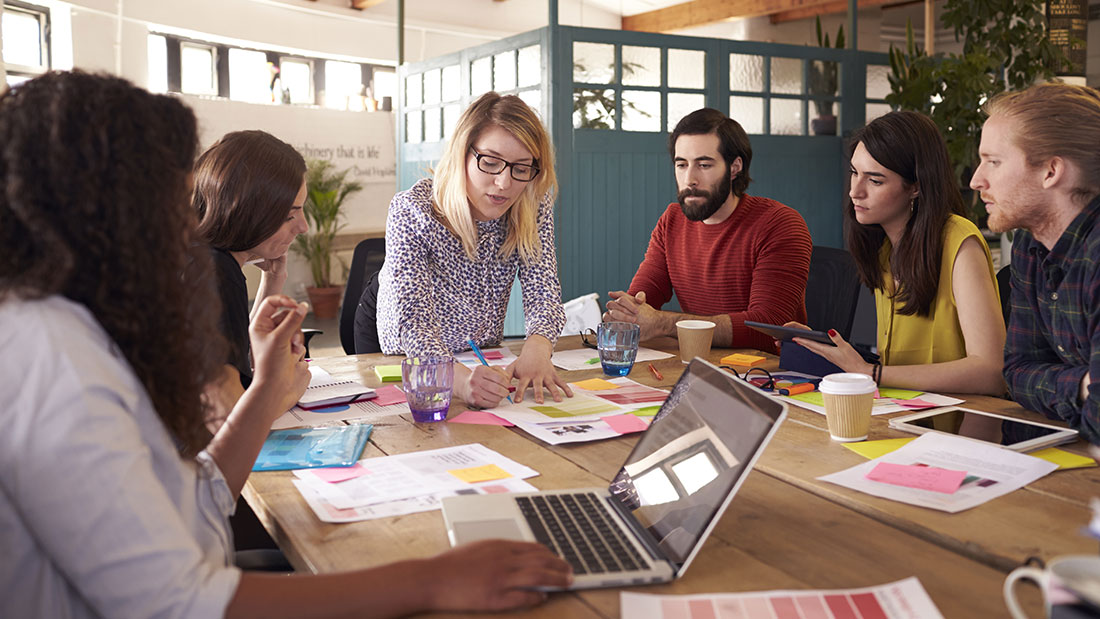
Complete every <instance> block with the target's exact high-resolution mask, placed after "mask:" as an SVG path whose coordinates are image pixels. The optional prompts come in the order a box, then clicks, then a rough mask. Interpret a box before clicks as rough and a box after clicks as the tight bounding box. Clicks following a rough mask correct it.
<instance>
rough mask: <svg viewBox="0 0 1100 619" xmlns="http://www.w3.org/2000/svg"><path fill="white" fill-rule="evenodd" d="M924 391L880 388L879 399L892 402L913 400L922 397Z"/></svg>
mask: <svg viewBox="0 0 1100 619" xmlns="http://www.w3.org/2000/svg"><path fill="white" fill-rule="evenodd" d="M923 393H924V392H923V391H910V390H909V389H894V388H892V387H879V388H878V397H880V398H890V399H891V400H912V399H913V398H916V397H920V396H921V395H922V394H923Z"/></svg>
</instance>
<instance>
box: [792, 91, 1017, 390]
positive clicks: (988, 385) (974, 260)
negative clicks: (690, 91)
mask: <svg viewBox="0 0 1100 619" xmlns="http://www.w3.org/2000/svg"><path fill="white" fill-rule="evenodd" d="M849 155H850V158H851V189H850V191H849V198H850V200H849V202H848V204H847V205H846V207H845V209H844V228H845V235H846V237H847V239H848V250H849V251H850V252H851V254H852V257H853V258H854V259H855V262H856V266H857V267H858V269H859V275H860V279H861V280H862V281H863V283H864V285H866V286H867V287H869V288H871V289H872V290H873V291H874V292H875V308H876V311H877V314H878V351H879V355H880V357H881V359H882V363H881V364H870V363H867V362H866V361H864V360H863V358H862V357H861V356H860V355H859V353H858V352H856V350H855V349H853V348H852V347H851V346H850V345H849V344H848V343H847V342H845V341H844V339H843V338H842V337H840V336H839V335H837V334H836V332H835V331H832V330H830V331H829V335H830V337H831V338H832V340H833V342H834V343H836V346H835V347H833V346H828V345H824V344H818V343H815V342H811V341H809V340H804V339H801V338H797V339H796V340H795V341H797V342H798V343H800V344H802V345H803V346H805V347H806V348H809V349H810V350H812V351H814V352H816V353H817V354H819V355H821V356H823V357H825V358H827V359H828V360H830V361H832V362H833V363H835V364H836V365H837V366H839V367H840V368H841V369H843V370H844V371H847V372H861V373H864V374H868V375H870V376H872V377H874V378H875V380H876V381H877V382H879V383H880V384H882V385H888V386H891V387H905V388H912V389H921V390H928V391H949V392H957V393H987V394H991V395H1002V394H1004V392H1005V385H1004V379H1003V378H1002V376H1001V369H1002V367H1003V364H1004V352H1003V351H1004V342H1005V326H1004V320H1003V318H1002V314H1001V306H1000V300H999V297H998V293H997V283H996V273H995V272H994V270H993V260H992V257H991V256H990V253H989V247H988V246H987V245H986V243H985V239H984V238H982V235H981V232H979V231H978V228H977V227H976V226H975V225H974V224H973V223H972V222H971V221H970V220H968V219H966V217H964V216H963V213H964V209H963V201H962V196H961V194H960V193H959V185H958V180H957V179H956V178H955V175H954V173H953V172H952V169H951V163H950V160H949V159H948V156H947V147H946V145H945V144H944V141H943V137H942V136H941V135H940V133H939V130H938V129H937V128H936V125H935V124H934V123H933V122H932V121H931V119H929V118H928V117H926V116H923V115H921V114H918V113H916V112H907V111H905V112H891V113H889V114H886V115H885V116H882V117H880V118H877V119H875V120H873V121H871V122H870V123H869V124H868V125H867V126H866V127H864V128H862V129H860V130H859V131H857V132H856V134H855V136H853V138H852V141H851V146H850V147H849Z"/></svg>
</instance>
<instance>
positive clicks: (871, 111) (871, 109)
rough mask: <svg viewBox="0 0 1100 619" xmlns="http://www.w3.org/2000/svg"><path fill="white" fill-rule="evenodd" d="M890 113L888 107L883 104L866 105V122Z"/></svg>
mask: <svg viewBox="0 0 1100 619" xmlns="http://www.w3.org/2000/svg"><path fill="white" fill-rule="evenodd" d="M889 112H890V106H889V105H886V104H885V103H868V104H867V122H871V121H872V120H874V119H876V118H878V117H879V116H882V115H883V114H887V113H889Z"/></svg>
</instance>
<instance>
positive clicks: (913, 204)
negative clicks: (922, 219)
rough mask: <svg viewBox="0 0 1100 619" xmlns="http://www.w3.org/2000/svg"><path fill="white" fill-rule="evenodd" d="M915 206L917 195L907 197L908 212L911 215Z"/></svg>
mask: <svg viewBox="0 0 1100 619" xmlns="http://www.w3.org/2000/svg"><path fill="white" fill-rule="evenodd" d="M916 208H917V197H916V196H913V197H912V198H909V214H910V215H912V214H913V212H914V211H915V210H916Z"/></svg>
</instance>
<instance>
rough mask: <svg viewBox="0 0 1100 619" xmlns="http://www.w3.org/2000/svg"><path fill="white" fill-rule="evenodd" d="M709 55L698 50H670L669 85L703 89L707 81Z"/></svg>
mask: <svg viewBox="0 0 1100 619" xmlns="http://www.w3.org/2000/svg"><path fill="white" fill-rule="evenodd" d="M706 60H707V53H706V52H704V51H701V50H696V49H670V50H668V85H669V86H670V87H672V88H702V87H703V84H704V82H705V81H706Z"/></svg>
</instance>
